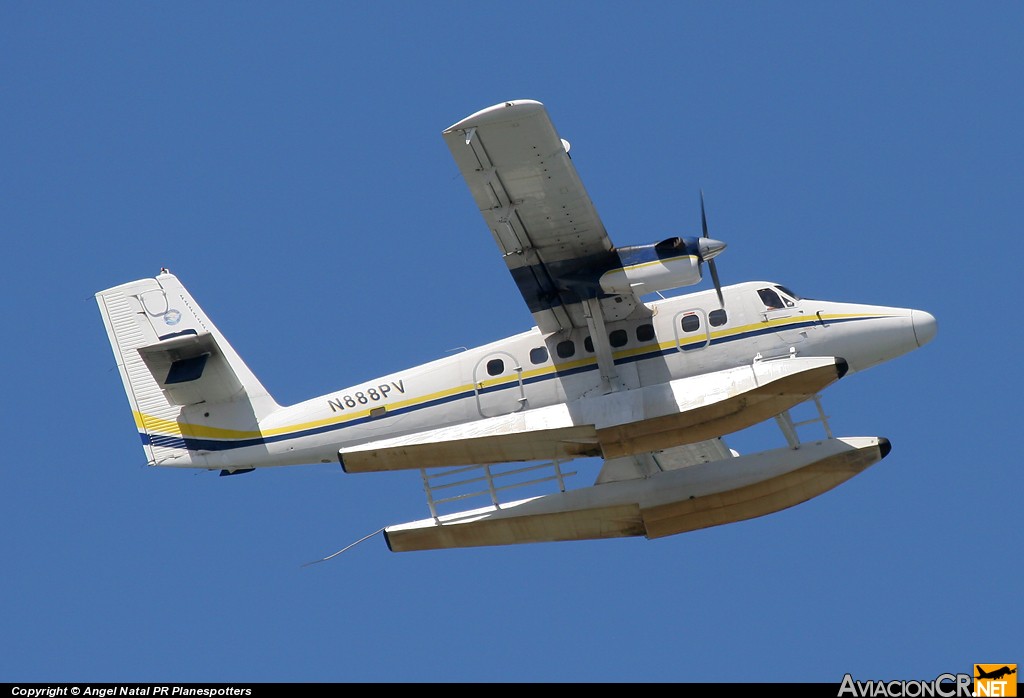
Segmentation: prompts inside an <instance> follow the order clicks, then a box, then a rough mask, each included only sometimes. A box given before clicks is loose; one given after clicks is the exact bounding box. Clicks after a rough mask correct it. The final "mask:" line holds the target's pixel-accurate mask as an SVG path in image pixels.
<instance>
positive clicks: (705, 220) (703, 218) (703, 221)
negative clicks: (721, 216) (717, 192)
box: [700, 189, 708, 237]
mask: <svg viewBox="0 0 1024 698" xmlns="http://www.w3.org/2000/svg"><path fill="white" fill-rule="evenodd" d="M700 224H701V227H702V228H704V237H707V236H708V217H707V216H706V215H704V190H703V189H701V190H700Z"/></svg>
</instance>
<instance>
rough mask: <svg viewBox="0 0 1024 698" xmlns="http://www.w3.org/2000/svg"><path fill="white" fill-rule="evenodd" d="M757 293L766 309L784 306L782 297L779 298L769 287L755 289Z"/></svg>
mask: <svg viewBox="0 0 1024 698" xmlns="http://www.w3.org/2000/svg"><path fill="white" fill-rule="evenodd" d="M757 295H759V296H761V302H762V303H764V304H765V306H767V307H768V310H779V309H780V308H784V307H786V306H784V305H783V304H782V299H781V298H779V294H777V293H776V292H775V291H773V290H772V289H770V288H759V289H757Z"/></svg>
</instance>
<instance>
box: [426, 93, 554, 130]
mask: <svg viewBox="0 0 1024 698" xmlns="http://www.w3.org/2000/svg"><path fill="white" fill-rule="evenodd" d="M542 111H544V105H543V104H542V103H540V102H538V101H537V100H535V99H510V100H508V101H505V102H499V103H498V104H494V105H492V106H490V107H487V108H485V109H481V110H480V111H478V112H474V113H472V114H470V115H469V116H467V117H466V118H464V119H462V120H461V121H458V122H456V123H454V124H452V125H451V126H449V127H448V128H446V129H445V130H444V133H451V132H453V131H464V130H465V129H467V128H472V127H473V126H482V125H484V124H494V123H499V122H502V121H508V120H510V119H515V118H522V117H524V116H529V115H531V114H534V113H537V112H542Z"/></svg>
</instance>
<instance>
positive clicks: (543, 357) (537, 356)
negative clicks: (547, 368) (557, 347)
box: [530, 347, 548, 364]
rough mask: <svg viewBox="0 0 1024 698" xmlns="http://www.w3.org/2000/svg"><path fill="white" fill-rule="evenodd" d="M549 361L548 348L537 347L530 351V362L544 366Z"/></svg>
mask: <svg viewBox="0 0 1024 698" xmlns="http://www.w3.org/2000/svg"><path fill="white" fill-rule="evenodd" d="M547 360H548V348H547V347H535V348H533V349H531V350H530V361H531V362H532V363H534V364H542V363H544V362H545V361H547Z"/></svg>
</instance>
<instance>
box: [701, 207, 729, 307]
mask: <svg viewBox="0 0 1024 698" xmlns="http://www.w3.org/2000/svg"><path fill="white" fill-rule="evenodd" d="M700 226H701V228H702V229H703V231H704V237H705V238H708V216H707V214H706V213H705V212H704V190H703V189H701V190H700ZM715 244H716V245H719V246H720V247H719V249H718V250H716V251H715V252H714V254H715V255H717V254H718V252H719V251H721V248H723V247H725V245H722V244H721V243H718V242H715ZM712 257H713V255H709V256H708V257H707V258H706V259H703V260H702V261H705V262H707V264H708V269H710V270H711V280H712V281H713V282H714V284H715V292H717V293H718V304H719V305H720V306H721V307H723V308H724V307H725V297H724V296H723V295H722V284H721V282H720V281H719V280H718V267H717V266H715V260H714V259H713V258H712Z"/></svg>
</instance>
